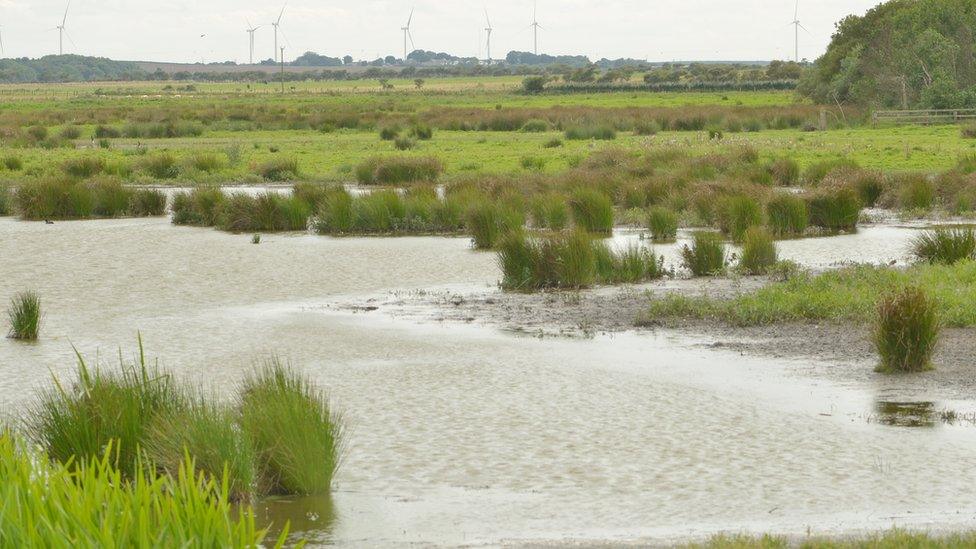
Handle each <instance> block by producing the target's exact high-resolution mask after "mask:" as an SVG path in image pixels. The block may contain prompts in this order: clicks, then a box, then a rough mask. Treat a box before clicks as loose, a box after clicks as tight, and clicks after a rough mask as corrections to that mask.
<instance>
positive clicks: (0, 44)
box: [0, 32, 3, 57]
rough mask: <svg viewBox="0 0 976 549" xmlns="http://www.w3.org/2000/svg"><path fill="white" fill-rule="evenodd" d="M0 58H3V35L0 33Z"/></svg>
mask: <svg viewBox="0 0 976 549" xmlns="http://www.w3.org/2000/svg"><path fill="white" fill-rule="evenodd" d="M0 57H3V33H2V32H0Z"/></svg>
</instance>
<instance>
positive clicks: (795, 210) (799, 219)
mask: <svg viewBox="0 0 976 549" xmlns="http://www.w3.org/2000/svg"><path fill="white" fill-rule="evenodd" d="M766 222H767V224H768V225H769V229H770V230H771V231H772V232H773V234H774V235H776V236H778V237H789V236H799V235H802V234H803V232H804V231H806V230H807V225H808V224H809V223H810V217H809V214H808V213H807V203H806V202H804V201H803V199H802V198H800V197H798V196H795V195H792V194H786V193H782V194H778V195H776V196H774V197H773V198H771V199H770V200H769V202H767V203H766Z"/></svg>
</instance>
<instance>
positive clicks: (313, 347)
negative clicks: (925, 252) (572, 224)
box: [0, 219, 976, 546]
mask: <svg viewBox="0 0 976 549" xmlns="http://www.w3.org/2000/svg"><path fill="white" fill-rule="evenodd" d="M879 230H882V232H878V233H875V232H874V230H872V229H869V230H866V231H863V232H862V233H860V234H858V235H855V236H851V237H840V239H837V240H830V241H824V242H822V243H818V242H816V241H814V240H811V241H793V242H791V243H789V246H794V245H795V246H796V248H795V250H793V251H790V249H789V248H788V247H787V245H786V244H784V255H787V254H789V253H795V254H796V255H795V257H798V258H800V259H803V260H804V261H806V262H808V263H812V262H816V261H827V259H823V258H820V257H819V256H818V257H812V256H809V257H807V256H804V254H805V253H807V254H812V253H816V254H820V253H822V252H823V253H828V252H829V253H831V254H834V255H831V256H829V260H830V261H833V260H834V258H837V259H838V260H841V261H843V260H851V259H864V258H869V257H877V258H878V259H879V260H883V259H884V257H883V256H886V254H888V253H892V254H895V255H897V254H900V253H902V252H903V251H904V246H905V242H906V241H907V238H909V237H910V234H911V233H910V231H907V230H903V229H879ZM841 239H847V240H841ZM804 246H805V247H806V248H804ZM882 247H883V249H881V248H882ZM804 250H807V251H806V252H805V251H804ZM841 250H849V252H842V251H841ZM886 250H887V251H886ZM845 253H848V254H849V255H847V256H846V257H845V256H844V254H845ZM0 257H2V258H3V260H2V262H0V296H9V295H12V294H13V293H14V292H16V291H19V290H22V289H26V288H33V289H36V290H37V291H39V292H40V294H41V296H42V298H43V299H44V304H45V307H46V316H45V319H44V321H45V323H44V326H43V328H42V330H43V332H42V340H41V341H40V342H39V343H37V344H34V345H29V344H28V345H25V344H21V343H18V342H14V341H10V340H0V403H2V405H3V407H4V408H5V409H6V410H7V412H8V413H11V414H17V413H18V412H20V411H21V410H22V409H23V406H24V405H25V404H27V403H29V402H30V400H31V399H32V398H33V394H34V390H35V389H36V388H38V387H46V386H47V385H48V384H49V380H50V376H51V375H52V374H53V375H57V376H68V375H70V373H71V372H72V370H73V367H74V362H73V358H72V354H73V351H72V345H74V346H75V347H77V348H78V350H79V351H80V352H82V353H83V354H85V355H87V356H94V355H95V354H96V353H100V354H101V355H102V356H103V357H104V358H105V359H106V361H109V362H111V361H113V360H115V358H114V357H115V356H116V353H117V350H118V348H119V346H121V347H122V348H123V353H127V354H128V353H131V352H133V351H134V348H135V344H136V333H137V331H138V332H141V334H142V337H143V339H144V340H145V342H146V346H147V352H148V353H149V355H150V356H158V357H159V358H160V359H161V362H162V366H163V367H164V368H167V369H169V370H171V371H174V372H176V373H177V374H178V375H179V376H182V377H184V378H187V379H190V380H191V381H193V382H194V383H196V384H198V385H199V386H201V387H207V388H212V389H213V390H214V391H217V392H218V393H219V394H222V395H229V394H231V393H232V392H233V390H234V389H235V387H236V384H237V383H238V382H239V380H240V378H241V375H242V373H243V372H244V371H246V370H247V369H248V368H250V367H251V365H252V364H253V363H254V361H255V360H260V359H261V358H263V357H265V356H267V355H268V354H270V353H273V352H277V353H279V354H280V355H281V356H282V357H283V358H285V359H287V360H289V361H291V362H292V363H293V364H294V365H295V366H296V367H298V368H300V369H301V370H302V371H304V372H305V373H307V374H309V375H310V376H312V377H313V378H314V379H315V380H316V381H317V382H318V383H320V384H321V385H322V386H323V387H326V388H327V389H328V390H329V391H330V394H331V396H332V398H333V400H334V402H335V405H336V406H338V407H339V408H340V409H341V410H342V411H343V412H344V414H345V417H346V421H347V422H348V426H349V430H348V435H349V447H348V453H347V455H346V460H345V462H344V464H343V468H342V469H341V471H340V473H339V475H338V478H337V482H336V491H335V493H334V494H333V497H332V498H331V499H321V498H318V499H316V498H307V499H299V500H295V499H285V500H269V501H264V502H261V503H260V505H259V509H258V511H259V514H260V515H261V516H262V517H265V518H266V519H269V520H273V521H276V522H277V523H279V524H280V522H281V521H282V520H284V519H288V520H291V521H292V522H293V524H294V525H295V527H294V529H295V530H299V531H302V532H303V535H305V536H307V537H309V538H311V539H312V540H313V541H314V542H315V543H334V544H338V545H350V546H364V545H366V546H377V545H379V546H383V545H405V544H410V543H420V544H425V545H427V544H432V545H447V546H455V545H459V544H473V545H478V544H489V545H496V544H503V543H519V542H531V541H539V542H560V541H565V540H570V539H572V540H589V541H609V542H612V541H621V540H630V541H634V540H640V541H648V542H656V543H668V542H671V541H676V540H686V539H693V538H700V537H702V536H708V535H710V534H713V533H715V532H720V531H730V530H731V531H736V532H738V531H754V532H764V531H772V532H777V533H787V534H790V533H795V534H802V533H803V532H805V531H806V527H807V526H808V525H810V526H812V527H813V529H814V531H815V532H825V533H832V534H840V533H847V532H852V531H859V530H862V529H871V528H886V527H890V526H891V525H893V524H898V525H901V526H910V525H917V526H922V527H926V528H940V527H947V528H967V527H968V528H972V527H976V519H974V518H973V517H974V513H973V511H974V510H976V509H974V504H973V497H972V486H973V485H974V484H976V472H974V471H972V470H971V468H967V467H965V466H961V465H960V464H964V463H966V462H968V460H970V459H971V456H972V454H973V452H974V450H976V428H973V427H972V426H971V425H965V424H961V423H957V424H952V425H950V424H948V423H943V422H941V421H935V420H933V421H931V422H929V421H928V420H927V419H923V421H924V422H926V423H931V425H927V426H926V427H924V428H905V427H899V426H898V425H897V422H885V421H874V420H872V418H874V417H875V416H878V415H879V413H880V412H885V411H887V410H888V407H886V406H883V405H881V404H879V402H881V401H885V400H890V399H888V396H889V391H888V389H889V388H890V387H888V386H887V385H884V384H882V382H880V381H878V382H875V381H870V380H869V381H864V380H863V378H859V379H861V381H851V382H844V383H841V382H832V381H826V380H825V379H824V378H817V377H811V376H808V375H805V374H800V373H798V372H809V371H810V370H811V369H814V370H815V369H816V367H817V365H816V364H810V363H807V362H804V361H781V360H779V361H777V360H768V359H761V358H754V357H748V356H741V355H739V354H737V353H733V352H731V351H728V350H723V349H711V348H704V347H702V346H700V345H699V343H700V342H699V341H695V340H693V339H689V338H687V337H684V336H681V335H678V334H674V333H669V332H657V333H654V334H636V333H633V334H631V333H626V334H618V335H616V336H600V337H596V338H595V339H592V340H561V339H543V340H539V339H533V338H527V337H515V336H512V335H507V334H503V333H501V332H499V331H496V330H493V329H490V328H485V327H475V326H456V325H436V324H423V323H417V322H416V321H406V320H393V319H389V318H386V317H383V316H379V315H377V314H368V313H361V314H352V313H342V312H337V311H335V310H332V309H329V308H325V307H322V305H323V304H328V303H331V302H334V301H339V300H346V299H348V298H349V297H355V296H369V295H376V294H382V293H383V292H386V291H390V290H422V289H431V290H433V289H443V288H451V289H453V290H455V291H458V292H462V293H463V292H465V291H478V292H484V291H485V290H486V289H488V288H491V287H492V286H493V285H494V284H495V282H496V281H497V280H498V278H499V273H498V270H497V266H496V263H495V258H494V256H493V255H492V254H486V253H477V252H473V251H471V250H470V249H469V243H468V241H467V239H463V238H396V239H360V238H354V239H332V238H325V237H316V236H306V235H270V236H266V237H265V238H264V240H263V241H262V243H261V244H260V245H253V244H251V243H250V239H249V238H247V237H246V236H234V235H229V234H224V233H220V232H217V231H213V230H209V229H197V228H186V227H174V226H171V225H170V224H169V223H168V222H167V221H166V220H161V219H151V220H117V221H81V222H64V223H57V224H55V225H44V224H35V223H22V222H17V221H13V220H11V219H0ZM871 379H874V378H871ZM899 402H900V401H899ZM940 406H942V404H939V403H936V404H933V405H932V406H929V407H925V409H926V410H928V411H927V412H924V413H923V414H922V415H923V416H924V418H930V417H932V415H933V414H935V416H936V417H938V415H939V414H938V413H939V411H941V407H940ZM952 406H953V408H954V409H958V410H959V411H960V412H968V411H972V409H973V408H974V407H976V405H974V403H972V402H965V401H963V402H953V403H952Z"/></svg>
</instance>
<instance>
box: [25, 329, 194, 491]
mask: <svg viewBox="0 0 976 549" xmlns="http://www.w3.org/2000/svg"><path fill="white" fill-rule="evenodd" d="M139 346H140V352H139V358H138V362H137V363H135V364H132V365H126V364H121V368H120V372H119V373H118V374H115V375H111V374H106V373H104V372H101V371H99V369H98V368H97V367H96V368H94V369H92V368H89V367H88V366H87V365H86V364H85V361H84V359H83V358H81V356H80V355H79V356H78V372H77V380H76V381H75V382H74V383H73V384H71V385H62V384H60V383H58V384H56V386H55V388H54V389H52V390H48V391H46V392H44V393H42V395H41V398H40V399H39V401H38V402H37V403H36V404H35V405H33V407H32V408H30V409H29V410H28V413H27V425H28V431H29V435H30V437H31V438H32V439H33V441H34V442H35V443H36V444H37V445H38V446H40V447H41V448H43V449H44V451H45V452H46V453H47V455H48V456H50V457H51V459H54V460H57V461H59V462H61V463H68V462H69V461H70V460H89V459H94V458H97V457H99V456H101V455H102V453H103V452H104V451H105V448H107V447H108V445H109V444H113V445H115V446H114V451H113V454H112V459H113V465H114V466H116V467H117V468H118V469H119V470H120V471H121V472H122V473H123V474H124V475H126V476H128V477H129V478H133V477H132V474H133V473H134V472H135V470H136V467H137V464H138V462H139V452H140V448H142V447H143V445H144V443H145V441H146V432H147V429H148V428H149V426H150V425H151V424H152V422H153V421H154V420H155V419H156V418H157V417H159V416H160V415H161V414H174V413H178V412H180V411H182V410H185V409H186V404H187V401H186V396H185V391H184V390H183V388H182V387H179V386H177V384H176V383H175V382H174V380H173V378H172V377H170V376H168V375H164V374H163V373H162V372H160V371H159V370H158V368H156V367H155V366H150V365H149V364H147V362H146V358H145V354H144V353H143V352H142V343H141V341H140V345H139Z"/></svg>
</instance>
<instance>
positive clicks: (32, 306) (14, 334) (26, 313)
mask: <svg viewBox="0 0 976 549" xmlns="http://www.w3.org/2000/svg"><path fill="white" fill-rule="evenodd" d="M7 317H8V318H9V319H10V333H9V336H10V338H12V339H20V340H23V341H36V340H37V336H38V334H39V333H40V331H41V298H40V297H38V295H37V293H35V292H32V291H26V292H21V293H19V294H17V295H16V296H14V297H13V298H12V299H11V300H10V308H9V309H7Z"/></svg>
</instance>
